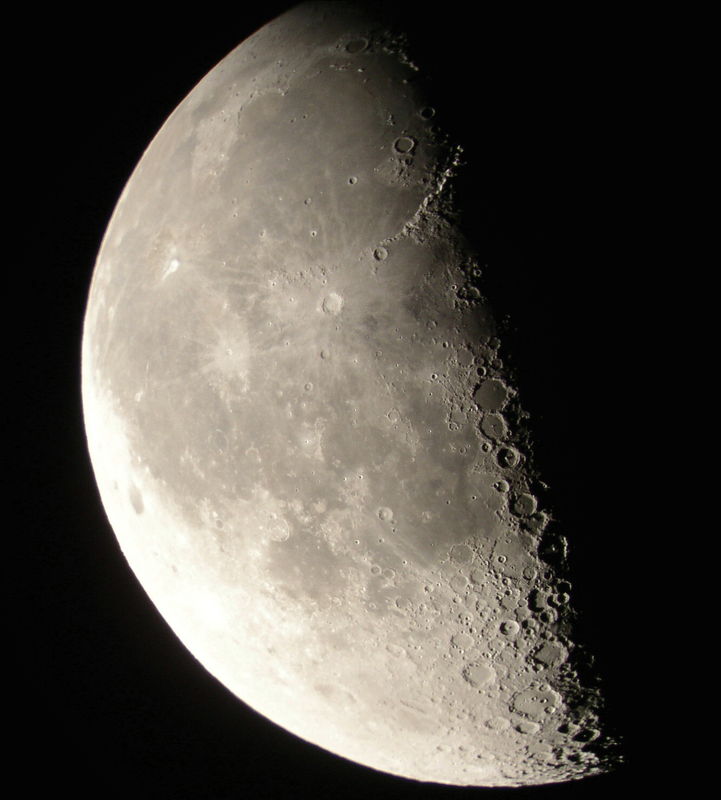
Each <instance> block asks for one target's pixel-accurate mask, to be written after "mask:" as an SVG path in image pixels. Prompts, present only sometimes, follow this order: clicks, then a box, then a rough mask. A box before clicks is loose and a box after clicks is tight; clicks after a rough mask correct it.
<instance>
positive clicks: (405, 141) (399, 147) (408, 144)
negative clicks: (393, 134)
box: [393, 136, 416, 154]
mask: <svg viewBox="0 0 721 800" xmlns="http://www.w3.org/2000/svg"><path fill="white" fill-rule="evenodd" d="M415 147H416V140H415V139H414V138H413V137H412V136H399V137H398V138H397V139H396V140H395V142H393V149H394V150H395V151H396V153H403V154H406V153H412V152H413V150H414V149H415Z"/></svg>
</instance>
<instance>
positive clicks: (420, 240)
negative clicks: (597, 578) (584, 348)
mask: <svg viewBox="0 0 721 800" xmlns="http://www.w3.org/2000/svg"><path fill="white" fill-rule="evenodd" d="M417 73H419V67H418V66H416V64H414V63H413V62H412V61H411V60H410V59H409V58H408V57H407V55H406V53H405V51H404V49H403V47H402V44H401V42H400V40H399V38H398V37H397V36H396V35H395V34H394V33H392V32H391V31H390V30H388V29H387V28H386V27H384V25H383V24H382V22H379V21H378V20H377V19H375V18H374V17H369V16H367V15H366V13H365V12H364V11H363V10H362V9H360V8H358V7H356V6H355V5H353V4H344V3H332V4H327V3H307V4H303V5H302V6H300V7H298V8H296V9H294V10H292V11H290V12H288V13H287V14H285V15H283V16H281V17H279V18H278V19H277V20H275V21H273V22H272V23H270V24H269V25H267V26H265V27H264V28H262V29H261V30H260V31H258V32H257V33H255V34H254V35H253V36H251V37H250V38H249V39H247V40H246V41H245V42H243V43H242V44H241V45H240V46H239V47H238V48H236V49H235V50H233V51H232V52H231V53H230V54H229V55H228V56H227V57H226V58H225V59H224V60H223V61H222V62H221V63H220V64H218V66H216V67H215V68H214V69H213V70H212V71H211V72H210V73H209V74H208V75H207V76H206V77H205V78H204V79H203V80H202V81H201V82H200V83H199V84H198V86H197V87H196V88H195V89H194V90H193V91H192V92H191V93H190V94H189V95H188V97H187V98H186V99H185V100H184V101H183V102H182V103H181V104H180V105H179V106H178V107H177V108H176V110H175V111H174V112H173V114H172V115H171V116H170V117H169V119H168V120H167V122H166V123H165V124H164V126H163V127H162V129H161V130H160V132H159V133H158V134H157V136H156V137H155V139H154V140H153V142H152V143H151V145H150V146H149V148H148V149H147V151H146V152H145V154H144V155H143V158H142V160H141V161H140V163H139V164H138V166H137V168H136V170H135V172H134V173H133V175H132V177H131V179H130V180H129V182H128V184H127V186H126V187H125V189H124V191H123V193H122V195H121V197H120V199H119V201H118V204H117V207H116V209H115V212H114V214H113V217H112V220H111V222H110V224H109V227H108V230H107V232H106V235H105V238H104V241H103V244H102V247H101V250H100V253H99V256H98V260H97V265H96V269H95V273H94V276H93V281H92V286H91V290H90V296H89V300H88V306H87V312H86V319H85V329H84V336H83V364H82V389H83V401H84V413H85V422H86V430H87V437H88V443H89V448H90V453H91V457H92V462H93V466H94V470H95V474H96V478H97V482H98V486H99V489H100V492H101V496H102V500H103V504H104V506H105V509H106V511H107V514H108V517H109V520H110V522H111V524H112V526H113V529H114V531H115V533H116V535H117V538H118V540H119V542H120V545H121V547H122V550H123V553H124V554H125V556H126V558H127V560H128V562H129V564H130V566H131V567H132V569H133V570H134V572H135V573H136V575H137V576H138V578H139V580H140V582H141V583H142V585H143V587H144V588H145V589H146V591H147V592H148V594H149V596H150V597H151V599H152V600H153V602H154V603H155V605H156V606H157V607H158V609H159V610H160V612H161V613H162V615H163V616H164V618H165V619H166V620H167V622H168V623H169V625H170V626H171V627H172V629H173V630H174V631H175V633H176V634H177V635H178V637H179V638H180V639H181V641H182V642H183V643H184V644H185V645H186V646H187V647H188V649H189V650H190V651H191V652H192V653H193V654H194V655H195V656H196V657H197V658H198V659H199V661H200V662H201V663H202V664H203V665H204V666H205V667H206V668H207V669H208V670H209V671H210V672H211V673H212V674H213V675H214V676H215V677H217V678H218V679H219V680H220V681H221V682H222V683H223V684H224V685H225V686H227V687H228V688H229V689H230V690H231V691H232V692H234V693H235V694H236V695H237V696H238V697H239V698H241V699H242V700H243V701H244V702H246V703H248V704H249V705H250V706H252V707H253V708H254V709H256V710H257V711H259V712H260V713H261V714H263V715H265V716H266V717H268V718H270V719H271V720H273V721H274V722H275V723H277V724H279V725H281V726H283V727H284V728H286V729H287V730H289V731H291V732H292V733H294V734H296V735H298V736H300V737H302V738H303V739H305V740H307V741H309V742H312V743H314V744H317V745H319V746H321V747H324V748H326V749H327V750H330V751H332V752H334V753H336V754H339V755H341V756H344V757H346V758H349V759H352V760H354V761H357V762H359V763H361V764H365V765H367V766H370V767H373V768H375V769H378V770H383V771H386V772H389V773H392V774H395V775H401V776H405V777H409V778H413V779H417V780H424V781H435V782H439V783H449V784H464V785H465V784H468V785H483V786H503V785H509V786H514V785H524V784H537V783H546V782H554V781H564V780H571V779H576V778H580V777H583V776H584V775H588V774H593V773H595V772H600V771H603V770H604V769H606V768H607V767H608V766H609V764H610V763H611V761H610V756H608V755H606V754H605V750H604V749H603V748H604V746H605V745H606V740H605V738H604V736H603V734H602V733H601V730H602V729H601V722H600V720H599V710H600V706H601V698H600V696H599V693H598V691H597V690H596V689H595V688H594V687H593V686H588V685H583V684H582V683H581V681H580V679H579V675H578V672H579V670H578V668H577V666H578V663H579V653H580V649H579V648H578V647H577V646H576V645H574V642H573V640H572V638H571V631H572V629H571V621H572V613H571V610H570V590H571V587H570V585H569V584H568V583H567V582H566V581H565V580H564V579H563V575H562V572H561V571H560V570H559V569H558V565H559V564H562V562H563V553H564V547H565V544H564V542H563V540H562V539H561V538H560V537H554V536H552V528H553V525H552V515H551V513H550V511H549V510H548V509H545V508H543V507H542V505H540V501H539V498H538V496H537V495H538V492H537V487H538V481H539V476H538V475H537V474H536V472H535V468H534V466H533V463H532V458H531V451H530V449H529V438H528V432H527V431H526V429H525V427H524V415H523V411H522V406H521V402H520V401H521V397H520V389H519V387H517V386H515V385H514V382H513V380H512V377H511V375H510V373H509V371H508V369H507V368H506V366H505V364H504V360H503V355H502V349H501V341H500V339H499V337H498V328H497V326H496V323H495V320H494V316H493V312H492V309H491V308H490V306H489V304H488V302H487V301H486V299H485V297H484V295H483V274H482V265H480V264H478V263H477V262H476V260H475V258H474V255H473V253H472V251H471V249H470V247H469V246H468V244H467V242H466V240H465V239H464V238H463V235H462V233H461V231H460V230H458V229H457V228H456V227H455V226H454V224H453V222H452V220H453V214H452V210H453V209H452V203H451V200H450V196H449V193H448V185H449V182H450V181H452V178H453V175H454V173H455V172H456V171H457V170H458V169H459V163H460V149H459V148H458V147H456V146H454V145H453V143H452V142H450V141H449V140H448V138H447V137H446V136H445V134H444V133H443V131H442V129H441V127H440V126H439V123H438V120H437V118H436V114H435V111H434V106H433V98H432V97H429V96H426V93H425V91H426V90H425V89H424V88H423V82H422V81H418V80H412V79H414V78H416V77H417ZM610 744H612V742H611V743H610Z"/></svg>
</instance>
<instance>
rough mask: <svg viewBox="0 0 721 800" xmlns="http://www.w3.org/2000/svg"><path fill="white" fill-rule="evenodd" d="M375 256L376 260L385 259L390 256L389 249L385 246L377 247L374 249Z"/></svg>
mask: <svg viewBox="0 0 721 800" xmlns="http://www.w3.org/2000/svg"><path fill="white" fill-rule="evenodd" d="M373 258H375V260H376V261H385V260H386V259H387V258H388V250H386V248H385V247H382V246H381V247H376V249H375V250H374V251H373Z"/></svg>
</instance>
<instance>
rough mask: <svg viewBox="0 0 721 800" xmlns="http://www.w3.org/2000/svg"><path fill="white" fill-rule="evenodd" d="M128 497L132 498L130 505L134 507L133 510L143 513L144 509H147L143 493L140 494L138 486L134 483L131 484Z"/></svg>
mask: <svg viewBox="0 0 721 800" xmlns="http://www.w3.org/2000/svg"><path fill="white" fill-rule="evenodd" d="M128 498H129V499H130V505H131V506H132V507H133V511H135V513H136V514H142V513H143V511H145V506H144V505H143V495H142V494H140V492H139V491H138V488H137V486H135V485H134V484H130V489H128Z"/></svg>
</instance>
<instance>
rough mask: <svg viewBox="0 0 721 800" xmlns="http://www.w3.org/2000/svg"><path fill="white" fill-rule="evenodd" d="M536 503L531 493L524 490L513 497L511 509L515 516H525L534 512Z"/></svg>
mask: <svg viewBox="0 0 721 800" xmlns="http://www.w3.org/2000/svg"><path fill="white" fill-rule="evenodd" d="M537 505H538V503H537V501H536V498H535V497H534V496H533V495H532V494H528V493H526V492H524V493H523V494H519V495H518V496H516V497H514V498H513V502H512V503H511V511H512V512H513V513H514V514H515V515H516V516H517V517H527V516H529V515H530V514H533V513H534V512H535V510H536V506H537Z"/></svg>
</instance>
